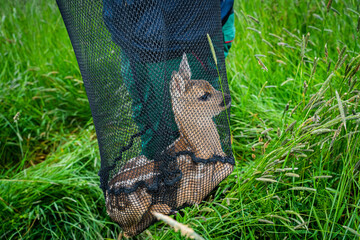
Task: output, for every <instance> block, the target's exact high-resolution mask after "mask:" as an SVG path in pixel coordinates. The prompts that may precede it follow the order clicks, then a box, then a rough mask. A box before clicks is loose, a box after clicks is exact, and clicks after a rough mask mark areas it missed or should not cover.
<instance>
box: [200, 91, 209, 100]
mask: <svg viewBox="0 0 360 240" xmlns="http://www.w3.org/2000/svg"><path fill="white" fill-rule="evenodd" d="M209 97H211V94H210V93H209V92H206V93H205V94H204V95H202V96H201V97H199V100H200V101H206V100H208V98H209Z"/></svg>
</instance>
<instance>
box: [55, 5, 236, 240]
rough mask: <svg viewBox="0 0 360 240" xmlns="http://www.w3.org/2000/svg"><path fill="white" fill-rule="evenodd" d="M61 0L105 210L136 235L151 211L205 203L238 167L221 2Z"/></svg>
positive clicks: (167, 211) (150, 218)
mask: <svg viewBox="0 0 360 240" xmlns="http://www.w3.org/2000/svg"><path fill="white" fill-rule="evenodd" d="M57 3H58V6H59V9H60V11H61V14H62V17H63V19H64V22H65V25H66V27H67V30H68V33H69V36H70V39H71V42H72V45H73V48H74V51H75V54H76V57H77V60H78V64H79V67H80V71H81V74H82V77H83V81H84V85H85V88H86V93H87V96H88V99H89V103H90V107H91V112H92V116H93V119H94V124H95V128H96V133H97V137H98V142H99V148H100V155H101V169H100V171H99V176H100V187H101V188H102V190H103V191H104V196H105V202H106V208H107V212H108V214H109V216H110V217H111V218H112V219H113V220H114V221H116V222H117V223H118V224H119V225H120V226H121V227H122V228H123V230H124V232H125V233H126V234H127V235H128V236H134V235H136V234H138V233H140V232H142V231H143V230H144V229H146V228H147V227H148V226H149V225H150V224H152V223H153V222H154V221H155V219H154V217H153V215H152V212H153V211H155V212H160V213H163V214H167V215H170V214H173V213H174V212H175V211H176V210H178V209H180V208H182V207H184V206H186V205H192V204H195V203H200V202H201V201H202V200H203V199H204V197H206V195H208V194H209V193H210V192H211V191H212V190H213V189H214V188H215V187H216V186H217V185H218V184H219V183H220V182H221V181H222V180H223V179H224V178H225V177H226V176H228V175H229V174H230V173H231V171H232V169H233V165H234V159H233V156H232V152H231V146H230V131H229V117H230V115H229V113H230V109H229V106H230V102H231V98H230V95H229V88H228V84H227V79H226V69H225V61H224V53H223V37H222V32H221V19H220V2H219V0H198V1H193V0H181V1H180V0H176V1H160V0H103V1H100V0H57ZM207 34H209V36H210V37H211V39H212V43H213V46H214V49H215V55H216V59H217V62H215V61H214V58H213V55H212V52H211V49H210V45H209V42H208V39H207Z"/></svg>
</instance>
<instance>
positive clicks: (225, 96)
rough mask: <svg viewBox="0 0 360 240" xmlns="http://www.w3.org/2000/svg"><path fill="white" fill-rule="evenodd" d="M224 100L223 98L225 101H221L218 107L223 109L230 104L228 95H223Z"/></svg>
mask: <svg viewBox="0 0 360 240" xmlns="http://www.w3.org/2000/svg"><path fill="white" fill-rule="evenodd" d="M224 98H225V100H224V99H223V100H222V101H221V103H220V107H225V104H226V106H228V105H229V104H230V103H231V97H230V95H229V94H224Z"/></svg>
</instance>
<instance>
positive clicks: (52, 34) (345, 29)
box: [0, 0, 360, 239]
mask: <svg viewBox="0 0 360 240" xmlns="http://www.w3.org/2000/svg"><path fill="white" fill-rule="evenodd" d="M0 6H1V7H0V209H1V211H0V221H1V226H0V239H50V238H53V239H117V238H118V235H119V233H120V232H121V229H120V228H119V227H118V226H117V225H116V224H115V223H113V222H112V221H111V219H110V218H109V217H108V216H107V214H106V210H105V205H104V197H103V194H102V191H101V190H100V188H99V177H98V175H97V173H98V171H99V168H100V157H99V152H98V145H97V138H96V134H95V129H94V125H93V122H92V117H91V112H90V108H89V104H88V100H87V97H86V93H85V89H84V85H83V82H82V80H81V74H80V71H79V68H78V65H77V62H76V58H75V55H74V52H73V49H72V46H71V43H70V40H69V38H68V35H67V32H66V29H65V26H64V24H63V21H62V18H61V16H60V13H59V10H58V8H57V6H56V3H55V1H45V0H28V1H22V0H13V1H8V0H0ZM235 21H236V23H235V25H236V39H235V41H234V42H233V46H232V48H231V50H230V53H229V56H228V57H227V59H226V64H227V74H228V81H229V85H230V91H231V96H232V108H231V133H232V142H233V144H232V145H233V151H234V154H235V156H236V167H235V170H234V172H233V173H232V174H231V175H230V176H229V177H228V178H227V179H226V180H224V181H223V182H222V183H221V184H220V187H219V188H217V189H216V190H215V191H213V192H212V194H211V195H210V196H209V197H208V198H206V200H205V201H203V203H202V204H200V205H199V206H192V207H187V208H185V209H183V210H181V213H180V214H178V215H177V217H176V220H177V221H178V222H180V223H183V224H186V225H188V226H189V227H191V228H192V229H193V230H194V231H195V232H197V233H198V234H200V235H201V236H202V237H203V238H205V239H358V238H360V216H359V212H360V191H359V189H360V178H359V171H360V157H359V156H360V140H359V137H360V129H359V125H360V107H359V101H360V84H359V79H360V77H359V68H360V40H359V38H360V3H359V2H358V1H357V0H346V1H345V0H334V1H320V0H312V1H311V0H309V1H298V0H296V1H286V0H278V1H262V0H254V1H236V3H235ZM137 239H184V237H183V236H181V234H180V233H179V232H175V231H174V229H173V228H171V227H170V226H168V225H166V224H164V223H163V222H158V223H156V224H155V225H153V226H151V227H150V228H149V229H147V230H146V231H144V232H143V233H142V234H140V235H139V236H138V237H137Z"/></svg>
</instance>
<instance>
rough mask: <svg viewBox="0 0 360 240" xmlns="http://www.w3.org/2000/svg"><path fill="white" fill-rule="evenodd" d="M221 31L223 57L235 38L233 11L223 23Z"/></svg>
mask: <svg viewBox="0 0 360 240" xmlns="http://www.w3.org/2000/svg"><path fill="white" fill-rule="evenodd" d="M222 32H223V36H224V54H225V57H227V55H228V54H229V50H230V48H231V44H232V42H233V41H234V39H235V24H234V13H232V14H231V15H230V16H229V18H228V20H227V21H226V22H225V24H224V25H223V27H222Z"/></svg>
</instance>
